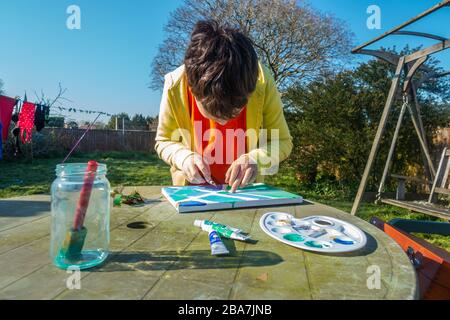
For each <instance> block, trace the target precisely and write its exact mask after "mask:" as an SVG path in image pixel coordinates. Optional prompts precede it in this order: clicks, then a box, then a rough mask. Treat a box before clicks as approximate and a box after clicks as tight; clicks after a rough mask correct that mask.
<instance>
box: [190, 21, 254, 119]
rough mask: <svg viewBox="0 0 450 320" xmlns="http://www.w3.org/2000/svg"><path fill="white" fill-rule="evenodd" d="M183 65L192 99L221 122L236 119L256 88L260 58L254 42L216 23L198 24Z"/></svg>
mask: <svg viewBox="0 0 450 320" xmlns="http://www.w3.org/2000/svg"><path fill="white" fill-rule="evenodd" d="M184 64H185V70H186V74H187V80H188V85H189V87H190V88H191V91H192V93H193V95H194V96H195V98H196V99H197V100H198V101H199V102H200V103H201V104H202V106H203V108H205V109H206V111H208V113H210V114H211V115H212V116H214V117H216V118H218V119H224V120H229V119H232V118H234V117H235V116H236V115H237V114H238V113H239V112H240V111H241V110H242V108H243V107H244V106H245V105H246V104H247V102H248V98H249V96H250V94H251V93H252V92H253V91H254V90H255V88H256V81H257V79H258V58H257V55H256V52H255V49H254V48H253V45H252V42H251V40H250V39H249V38H248V37H247V36H245V35H244V34H243V33H241V32H239V31H238V30H237V29H233V28H230V27H226V26H221V25H220V24H219V23H218V22H216V21H213V20H210V21H199V22H197V23H196V25H195V26H194V30H193V32H192V35H191V41H190V43H189V46H188V48H187V50H186V54H185V58H184Z"/></svg>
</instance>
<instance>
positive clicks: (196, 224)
mask: <svg viewBox="0 0 450 320" xmlns="http://www.w3.org/2000/svg"><path fill="white" fill-rule="evenodd" d="M202 222H203V220H195V221H194V226H196V227H199V228H201V226H202Z"/></svg>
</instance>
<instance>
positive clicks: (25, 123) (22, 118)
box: [18, 102, 36, 144]
mask: <svg viewBox="0 0 450 320" xmlns="http://www.w3.org/2000/svg"><path fill="white" fill-rule="evenodd" d="M35 112H36V106H35V105H34V103H31V102H24V103H23V106H22V110H21V111H20V114H19V123H18V125H19V128H20V139H21V140H22V143H24V144H25V143H28V142H30V141H31V133H32V131H33V127H34V114H35Z"/></svg>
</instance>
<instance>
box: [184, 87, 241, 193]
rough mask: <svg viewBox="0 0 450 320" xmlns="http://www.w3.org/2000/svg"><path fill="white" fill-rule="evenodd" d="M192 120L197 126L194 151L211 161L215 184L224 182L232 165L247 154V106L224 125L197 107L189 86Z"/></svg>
mask: <svg viewBox="0 0 450 320" xmlns="http://www.w3.org/2000/svg"><path fill="white" fill-rule="evenodd" d="M187 91H188V101H189V111H190V115H191V121H192V125H193V128H194V137H193V139H194V147H195V149H194V151H195V152H197V153H198V154H200V155H202V157H203V159H204V160H205V161H206V162H207V163H209V165H210V169H211V176H212V178H213V180H214V182H215V183H217V184H225V174H226V172H227V170H228V168H229V167H230V165H231V164H232V163H233V161H235V160H236V159H238V158H239V157H240V156H241V155H243V154H245V152H246V149H247V143H246V134H245V132H246V129H247V108H246V107H244V109H243V110H242V111H241V113H240V114H239V115H238V116H237V117H236V118H234V119H231V120H229V121H228V122H227V123H226V124H225V125H221V124H219V123H217V122H215V121H214V120H210V119H208V118H205V117H204V116H203V115H202V114H201V112H200V111H199V109H198V107H197V103H196V101H195V98H194V96H193V95H192V94H191V90H190V89H189V88H188V90H187Z"/></svg>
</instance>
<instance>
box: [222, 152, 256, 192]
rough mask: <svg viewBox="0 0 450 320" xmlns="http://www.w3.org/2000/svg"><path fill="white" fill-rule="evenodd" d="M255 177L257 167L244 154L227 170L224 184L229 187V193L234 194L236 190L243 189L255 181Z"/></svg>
mask: <svg viewBox="0 0 450 320" xmlns="http://www.w3.org/2000/svg"><path fill="white" fill-rule="evenodd" d="M257 175H258V165H257V164H256V163H253V162H252V161H251V160H250V158H249V156H248V155H246V154H244V155H242V156H240V157H239V158H238V159H237V160H236V161H234V162H233V163H232V164H231V166H230V167H229V168H228V171H227V173H226V175H225V183H227V184H228V185H229V186H230V187H231V189H230V192H232V193H234V192H236V190H237V188H239V187H241V188H243V187H245V186H246V185H248V184H249V183H252V182H253V181H255V179H256V176H257Z"/></svg>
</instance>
